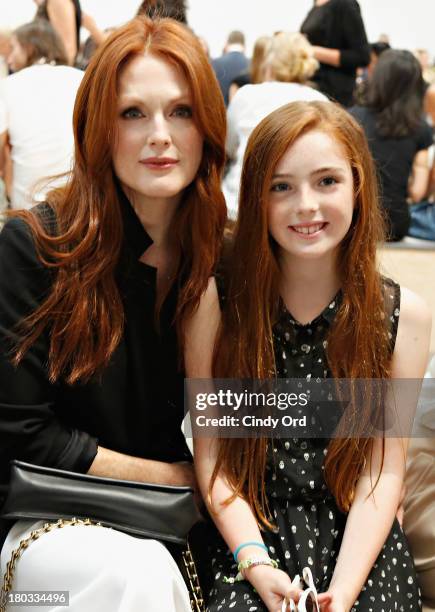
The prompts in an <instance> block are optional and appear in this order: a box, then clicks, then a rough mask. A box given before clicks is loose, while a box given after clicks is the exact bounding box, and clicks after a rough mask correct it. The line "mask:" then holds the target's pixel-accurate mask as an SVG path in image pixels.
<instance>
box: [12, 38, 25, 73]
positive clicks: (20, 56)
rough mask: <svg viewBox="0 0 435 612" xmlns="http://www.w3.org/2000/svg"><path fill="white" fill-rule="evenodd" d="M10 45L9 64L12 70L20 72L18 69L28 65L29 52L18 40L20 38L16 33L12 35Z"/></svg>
mask: <svg viewBox="0 0 435 612" xmlns="http://www.w3.org/2000/svg"><path fill="white" fill-rule="evenodd" d="M10 45H11V50H10V52H9V55H8V57H7V62H8V66H9V68H10V69H11V70H12V72H18V70H21V69H22V68H25V67H26V66H27V60H28V58H27V53H26V51H25V49H24V47H22V46H21V45H20V43H19V42H18V38H17V37H16V36H14V35H12V36H11V42H10Z"/></svg>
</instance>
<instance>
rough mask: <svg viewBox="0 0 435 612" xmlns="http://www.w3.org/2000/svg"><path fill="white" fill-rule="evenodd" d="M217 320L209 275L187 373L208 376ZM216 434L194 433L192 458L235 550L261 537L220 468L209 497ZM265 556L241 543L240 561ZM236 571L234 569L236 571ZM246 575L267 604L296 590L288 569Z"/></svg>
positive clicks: (190, 334)
mask: <svg viewBox="0 0 435 612" xmlns="http://www.w3.org/2000/svg"><path fill="white" fill-rule="evenodd" d="M219 324H220V310H219V299H218V294H217V289H216V283H215V280H214V279H210V281H209V285H208V288H207V290H206V292H205V293H204V295H203V297H202V299H201V302H200V305H199V308H198V310H197V311H196V313H195V314H194V315H193V317H192V318H191V320H190V322H189V324H188V326H187V328H186V342H185V347H186V356H185V364H186V374H187V377H188V378H201V379H211V376H212V359H213V349H214V344H215V339H216V334H217V330H218V327H219ZM218 444H219V440H218V439H217V438H212V439H210V438H195V439H194V461H195V470H196V475H197V479H198V484H199V487H200V490H201V492H202V495H203V498H204V500H205V503H206V505H207V508H208V510H209V512H210V514H211V516H212V517H213V520H214V522H215V524H216V526H217V528H218V529H219V531H220V533H221V534H222V537H223V538H224V539H225V541H226V543H227V544H228V548H229V549H230V550H231V551H234V550H235V549H236V548H237V547H238V546H239V545H240V544H243V543H244V542H250V541H255V542H261V543H262V542H263V538H262V535H261V532H260V529H259V527H258V524H257V521H256V519H255V517H254V514H253V512H252V510H251V508H250V506H249V505H248V503H247V502H246V501H245V500H244V499H242V498H241V497H237V498H236V499H235V500H234V501H233V502H231V503H230V504H225V503H224V502H225V501H226V500H227V499H228V498H229V497H231V495H232V493H233V490H232V488H231V486H230V484H229V483H228V481H227V479H226V478H225V475H224V474H222V473H221V474H219V475H218V477H217V478H216V480H215V483H214V485H213V489H212V491H211V495H210V497H209V495H208V493H209V486H210V481H211V477H212V473H213V470H214V467H215V464H216V457H217V452H218ZM252 557H255V558H265V559H268V558H269V555H268V554H267V553H266V551H264V550H263V549H261V548H260V547H256V546H247V547H245V548H243V549H242V550H241V551H240V553H239V555H238V561H239V562H240V561H243V560H244V559H248V558H252ZM235 573H236V572H235ZM245 577H246V579H247V580H249V581H250V582H251V584H252V585H253V586H254V588H255V589H256V590H257V591H258V593H259V594H260V597H261V598H262V599H263V601H264V602H265V604H266V606H267V607H268V610H271V611H272V610H273V611H275V610H277V609H278V608H280V607H281V604H282V600H283V598H284V596H285V595H287V594H289V593H292V594H293V597H297V594H298V590H296V589H294V588H293V587H292V586H291V580H290V578H289V576H288V575H287V574H285V573H284V572H282V571H281V570H277V569H274V568H271V567H268V566H257V567H253V568H250V569H248V570H245Z"/></svg>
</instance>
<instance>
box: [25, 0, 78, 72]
mask: <svg viewBox="0 0 435 612" xmlns="http://www.w3.org/2000/svg"><path fill="white" fill-rule="evenodd" d="M34 2H35V4H36V5H37V7H38V10H37V11H36V16H35V17H36V18H37V19H46V20H47V21H49V22H50V23H51V25H52V26H53V28H54V29H55V30H56V32H57V34H58V35H59V37H60V39H61V41H62V43H63V45H64V47H65V53H66V60H67V61H66V63H67V64H69V65H70V66H72V65H73V64H74V62H75V58H76V55H77V52H78V50H79V46H80V27H81V24H82V10H81V6H80V2H79V0H34Z"/></svg>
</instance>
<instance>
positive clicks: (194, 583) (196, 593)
mask: <svg viewBox="0 0 435 612" xmlns="http://www.w3.org/2000/svg"><path fill="white" fill-rule="evenodd" d="M76 525H85V526H90V525H94V526H97V527H101V523H96V522H94V521H91V519H84V520H82V519H77V518H72V519H59V520H58V521H56V523H45V524H44V525H43V526H42V527H40V528H39V529H35V530H34V531H32V532H31V533H30V535H29V537H28V538H25V539H24V540H21V542H20V544H19V546H18V547H17V548H15V550H13V551H12V554H11V558H10V560H9V561H8V563H7V565H6V572H5V575H4V577H3V586H2V588H1V591H0V612H6V603H7V594H8V593H9V592H10V591H11V590H12V582H13V579H14V572H15V567H16V565H17V561H18V559H19V558H20V557H21V555H22V554H23V552H24V551H25V550H26V548H28V547H29V545H30V544H31V543H32V542H35V541H36V540H37V539H38V538H40V537H41V536H42V535H43V534H44V533H49V532H50V531H52V530H53V529H61V528H62V527H67V526H72V527H74V526H76ZM183 563H184V566H185V568H186V572H187V576H188V580H189V585H188V586H189V591H190V595H191V597H190V605H191V607H192V611H193V612H204V611H205V606H204V598H203V596H202V590H201V586H200V584H199V579H198V573H197V571H196V566H195V561H194V559H193V557H192V551H191V550H190V546H189V544H187V550H186V551H184V552H183Z"/></svg>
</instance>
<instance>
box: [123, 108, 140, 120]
mask: <svg viewBox="0 0 435 612" xmlns="http://www.w3.org/2000/svg"><path fill="white" fill-rule="evenodd" d="M142 116H143V115H142V113H141V111H140V110H139V109H138V108H135V107H132V108H127V109H125V111H122V113H121V117H124V119H138V118H139V117H142Z"/></svg>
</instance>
